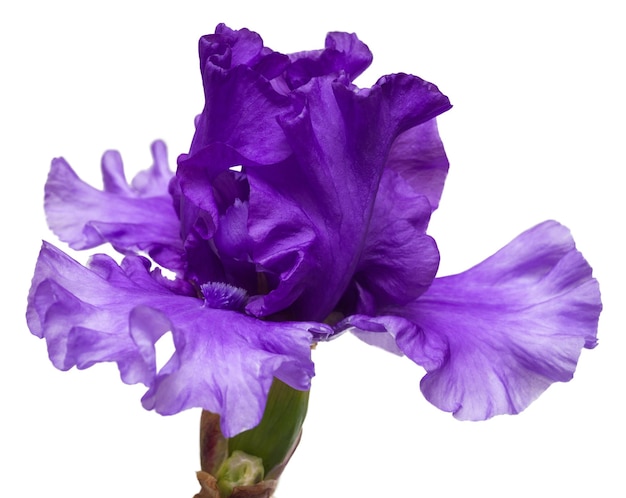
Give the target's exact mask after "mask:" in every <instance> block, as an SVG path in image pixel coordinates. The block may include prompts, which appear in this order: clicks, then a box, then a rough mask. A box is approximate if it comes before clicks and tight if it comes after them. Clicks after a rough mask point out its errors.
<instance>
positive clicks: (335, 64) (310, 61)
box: [285, 32, 372, 90]
mask: <svg viewBox="0 0 626 498" xmlns="http://www.w3.org/2000/svg"><path fill="white" fill-rule="evenodd" d="M289 60H290V61H291V64H290V65H289V67H288V68H287V69H286V71H285V82H286V84H287V87H288V88H289V89H290V90H294V89H296V88H299V87H301V86H302V85H305V84H306V83H308V82H309V81H310V80H311V79H312V78H316V77H322V76H327V75H333V74H334V75H339V74H340V73H343V74H345V75H346V76H347V78H348V79H349V81H352V80H354V79H355V78H356V77H357V76H358V75H359V74H361V73H362V72H363V71H365V69H367V67H368V66H369V65H370V64H371V63H372V53H371V52H370V50H369V48H367V45H365V43H363V42H362V41H361V40H359V39H358V38H357V36H356V35H355V34H354V33H352V34H349V33H340V32H335V33H328V35H327V36H326V47H325V48H324V49H323V50H311V51H305V52H297V53H294V54H289Z"/></svg>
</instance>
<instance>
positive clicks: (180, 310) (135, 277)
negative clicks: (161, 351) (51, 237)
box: [27, 243, 329, 436]
mask: <svg viewBox="0 0 626 498" xmlns="http://www.w3.org/2000/svg"><path fill="white" fill-rule="evenodd" d="M147 264H148V262H147V260H145V259H143V258H139V257H135V256H129V257H127V258H126V259H125V260H124V261H123V262H122V266H121V267H120V266H118V265H117V264H116V263H115V262H114V261H113V260H112V259H111V258H109V257H108V256H105V255H96V256H94V258H93V259H92V261H91V268H90V269H88V268H85V267H83V266H81V265H80V264H78V263H77V262H76V261H74V260H72V259H71V258H70V257H69V256H67V255H65V254H64V253H62V252H61V251H59V250H58V249H56V248H55V247H53V246H51V245H50V244H47V243H44V245H43V247H42V250H41V253H40V257H39V260H38V262H37V267H36V269H35V276H34V278H33V283H32V287H31V291H30V294H29V298H28V310H27V320H28V324H29V327H30V329H31V331H32V332H33V334H35V335H37V336H38V337H44V338H45V339H46V341H47V343H48V349H49V353H50V358H51V360H52V362H53V364H54V365H55V366H56V367H57V368H60V369H63V370H66V369H69V368H71V367H72V366H77V367H78V368H88V367H90V366H92V365H93V364H95V363H98V362H102V361H114V362H116V363H117V364H118V367H119V369H120V373H121V376H122V380H123V381H124V382H125V383H129V384H132V383H137V382H142V383H144V384H145V385H146V386H148V387H149V390H148V392H147V393H146V395H145V396H144V398H143V404H144V406H145V407H146V408H147V409H155V410H156V411H157V412H159V413H162V414H173V413H177V412H179V411H181V410H184V409H187V408H191V407H202V408H204V409H207V410H209V411H212V412H214V413H218V414H220V415H221V417H222V428H223V432H224V434H225V435H227V436H232V435H234V434H237V433H239V432H242V431H244V430H246V429H250V428H251V427H254V426H255V425H256V424H257V423H258V422H259V420H260V419H261V416H262V414H263V410H264V407H265V401H266V396H267V392H268V390H269V387H270V385H271V383H272V379H273V378H274V377H277V378H279V379H280V380H282V381H283V382H285V383H287V384H288V385H290V386H291V387H293V388H295V389H300V390H306V389H308V388H309V386H310V379H311V377H312V376H313V375H314V370H313V363H312V362H311V359H310V344H311V339H312V335H311V332H309V329H311V330H312V331H313V332H315V333H320V331H322V332H326V333H329V330H326V329H328V327H326V326H324V325H323V324H316V323H306V322H299V323H289V322H283V323H274V322H266V321H261V320H258V319H255V318H252V317H249V316H245V315H243V314H241V313H237V312H235V311H231V310H228V309H214V308H211V307H209V306H208V305H207V304H206V303H205V302H204V301H203V300H202V299H197V298H193V297H185V296H179V295H176V294H172V293H171V292H170V291H169V290H168V289H167V288H166V287H164V286H162V285H161V284H160V278H154V277H153V276H152V275H151V274H150V273H149V272H148V267H147ZM167 331H171V333H172V336H173V340H174V345H175V347H176V351H175V352H174V353H173V355H172V357H171V358H170V360H169V361H168V362H167V363H166V365H165V366H164V367H163V368H162V369H161V370H160V371H159V372H157V371H156V353H155V343H156V342H157V341H158V340H159V339H160V337H161V336H162V335H163V334H164V333H165V332H167Z"/></svg>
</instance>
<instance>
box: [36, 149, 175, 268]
mask: <svg viewBox="0 0 626 498" xmlns="http://www.w3.org/2000/svg"><path fill="white" fill-rule="evenodd" d="M152 155H153V158H154V164H153V166H152V167H151V168H150V169H148V170H146V171H142V172H140V173H139V174H138V175H137V176H136V177H135V178H134V179H133V181H132V183H131V184H130V185H129V184H128V183H127V181H126V179H125V177H124V168H123V164H122V160H121V158H120V156H119V154H118V153H117V152H115V151H109V152H107V153H105V154H104V156H103V158H102V176H103V179H104V190H97V189H95V188H93V187H91V186H89V185H88V184H86V183H85V182H83V181H82V180H81V179H80V178H79V177H78V176H77V175H76V173H75V172H74V171H73V170H72V168H71V167H70V166H69V164H68V163H67V162H66V161H65V160H64V159H62V158H59V159H55V160H54V161H53V162H52V166H51V169H50V174H49V175H48V181H47V182H46V187H45V209H46V216H47V219H48V225H49V226H50V229H51V230H52V231H53V232H54V233H55V234H56V235H57V236H58V237H59V238H60V239H61V240H63V241H64V242H67V243H68V244H69V245H70V247H71V248H72V249H78V250H80V249H89V248H92V247H96V246H98V245H100V244H104V243H106V242H109V243H111V245H112V246H113V247H114V248H115V249H116V250H117V251H119V252H121V253H123V254H128V253H133V252H139V251H145V252H147V253H148V254H149V255H150V256H151V257H152V258H153V259H154V260H155V261H157V262H158V263H159V264H161V265H163V266H165V267H167V268H170V269H172V270H179V269H181V268H182V266H183V261H182V258H183V252H182V242H181V239H180V234H179V231H180V228H179V227H180V225H179V221H178V217H177V216H176V212H175V210H174V207H173V203H172V197H171V196H170V194H169V193H168V183H169V181H170V179H171V178H172V176H173V173H172V172H171V171H170V170H169V167H168V164H167V151H166V149H165V144H164V143H163V142H160V141H157V142H155V143H154V144H153V145H152Z"/></svg>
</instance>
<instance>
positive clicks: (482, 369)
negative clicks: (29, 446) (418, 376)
mask: <svg viewBox="0 0 626 498" xmlns="http://www.w3.org/2000/svg"><path fill="white" fill-rule="evenodd" d="M601 308H602V305H601V302H600V292H599V288H598V283H597V281H596V280H595V279H594V278H593V277H592V275H591V268H590V267H589V265H588V264H587V262H586V261H585V259H584V258H583V256H582V255H581V254H580V252H578V251H577V250H576V247H575V245H574V241H573V240H572V238H571V235H570V233H569V231H568V230H567V228H565V227H563V226H561V225H559V224H558V223H556V222H553V221H549V222H545V223H543V224H541V225H538V226H536V227H534V228H532V229H530V230H528V231H527V232H524V233H523V234H521V235H520V236H518V237H517V238H516V239H515V240H513V241H512V242H511V243H509V244H508V245H507V246H506V247H504V248H503V249H501V250H500V251H499V252H497V253H496V254H495V255H493V256H491V257H490V258H489V259H487V260H485V261H484V262H482V263H481V264H479V265H477V266H475V267H473V268H472V269H470V270H468V271H466V272H465V273H461V274H459V275H454V276H450V277H444V278H439V279H436V280H435V281H434V282H433V285H432V286H431V287H430V289H429V290H428V291H427V292H426V293H425V294H423V295H422V296H421V297H420V298H419V299H417V300H416V301H414V302H413V303H412V304H410V305H408V306H406V307H405V308H397V309H390V310H389V312H390V313H391V314H396V315H399V316H404V317H405V318H407V319H408V320H410V321H411V322H413V323H414V324H415V325H417V327H416V328H411V327H402V328H396V329H395V330H394V331H393V332H392V333H393V334H394V335H395V336H396V342H397V345H398V346H399V347H400V349H401V350H402V351H403V352H404V353H405V354H406V355H407V356H409V357H410V358H411V359H413V360H414V361H415V362H416V363H418V364H420V365H422V366H424V367H425V368H426V370H427V371H428V374H427V375H426V376H425V377H424V378H423V379H422V384H421V387H422V391H423V393H424V395H425V396H426V398H427V399H428V400H429V401H430V402H432V403H433V404H435V405H436V406H438V407H439V408H441V409H442V410H445V411H450V412H453V413H454V415H455V417H457V418H459V419H464V420H467V419H469V420H483V419H487V418H489V417H492V416H494V415H498V414H503V413H518V412H520V411H522V410H523V409H524V408H526V407H527V406H528V405H529V404H530V403H531V402H532V401H533V400H534V399H535V398H537V397H538V396H539V395H540V394H541V393H542V392H543V391H544V390H545V389H546V388H547V387H548V386H549V385H550V384H552V383H553V382H557V381H560V382H566V381H568V380H570V379H571V378H572V376H573V373H574V370H575V368H576V363H577V361H578V357H579V355H580V351H581V349H582V348H583V347H584V348H593V347H594V346H595V345H596V332H597V323H598V317H599V314H600V311H601Z"/></svg>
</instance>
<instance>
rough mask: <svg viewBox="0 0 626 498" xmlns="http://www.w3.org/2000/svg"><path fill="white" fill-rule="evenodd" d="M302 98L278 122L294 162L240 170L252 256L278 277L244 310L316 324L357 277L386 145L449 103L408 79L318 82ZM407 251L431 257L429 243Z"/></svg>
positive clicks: (426, 85) (429, 87) (416, 80)
mask: <svg viewBox="0 0 626 498" xmlns="http://www.w3.org/2000/svg"><path fill="white" fill-rule="evenodd" d="M301 92H302V95H303V96H305V98H306V104H305V106H304V107H303V109H302V110H301V112H300V113H299V114H297V115H295V116H293V117H284V118H281V119H280V123H281V125H282V127H283V130H284V133H285V136H286V137H287V140H288V141H289V144H290V146H291V149H292V150H293V155H292V156H291V157H290V158H289V159H288V160H286V161H285V162H283V163H280V164H276V165H271V166H269V165H264V166H253V165H251V166H250V167H248V168H246V173H247V175H248V179H249V182H250V200H249V222H248V226H249V231H250V235H251V236H252V238H253V239H254V243H255V244H254V248H253V254H252V259H253V260H254V261H255V262H257V263H258V264H259V266H260V267H261V268H262V269H263V270H264V271H265V272H267V273H268V274H269V275H270V279H271V278H276V279H277V285H276V288H275V289H274V290H272V291H271V292H270V293H269V294H268V295H267V296H263V297H259V298H257V299H253V300H251V302H250V304H249V305H248V309H249V310H250V311H251V312H252V313H254V314H258V315H268V314H272V313H276V312H278V311H280V310H284V309H285V308H286V307H288V306H291V310H290V311H291V313H292V314H293V316H298V317H305V318H307V319H312V320H322V319H324V318H325V316H326V315H327V314H328V313H330V311H332V309H333V307H334V306H335V305H336V303H337V302H338V300H339V298H340V297H341V295H342V294H343V293H344V291H345V290H346V287H347V286H348V283H349V281H350V279H351V278H352V275H353V274H354V272H355V270H356V265H357V263H358V260H359V257H360V254H361V252H362V250H363V247H364V243H365V236H366V233H367V230H368V223H369V220H370V217H371V213H372V209H373V205H374V200H375V196H376V192H377V189H378V183H379V181H380V178H381V175H382V173H383V169H384V165H385V162H386V159H387V155H388V153H389V149H390V147H391V144H392V143H393V141H394V140H395V138H396V137H397V136H398V135H399V134H400V133H402V132H403V131H405V129H406V128H410V127H413V126H417V125H419V124H420V123H421V122H423V121H427V120H430V119H432V117H433V116H435V115H436V114H438V113H440V112H443V111H445V110H447V109H448V108H449V106H450V104H449V101H448V99H447V98H446V97H445V96H443V95H442V94H441V93H440V92H439V91H438V90H437V88H436V87H435V86H434V85H431V84H430V83H427V82H425V81H423V80H421V79H419V78H416V77H413V76H407V75H395V76H390V77H387V78H384V79H381V80H380V82H379V84H377V85H375V86H374V87H373V88H371V89H368V90H362V91H357V90H356V89H354V88H353V87H349V86H346V85H345V82H344V83H342V82H340V81H334V82H333V83H332V85H331V84H329V81H327V80H324V79H321V78H318V79H315V80H312V81H311V82H310V83H308V84H307V85H306V86H305V87H303V88H302V89H301ZM418 211H419V213H417V214H415V218H423V217H426V219H427V217H428V215H429V210H428V209H426V210H419V209H418ZM422 224H423V223H422ZM414 245H415V246H416V247H418V248H419V250H420V251H422V252H424V254H426V253H427V252H429V253H431V254H432V253H433V250H432V249H433V245H432V241H430V239H428V240H426V239H424V240H423V241H421V242H418V243H415V244H414ZM427 246H429V247H430V248H427ZM414 248H415V247H414ZM435 251H436V249H435ZM431 259H432V258H431ZM428 265H430V262H429V264H428ZM429 271H430V270H429ZM423 273H428V271H426V272H423ZM421 280H424V281H426V280H428V277H427V276H425V275H422V276H421V277H420V281H421Z"/></svg>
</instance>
